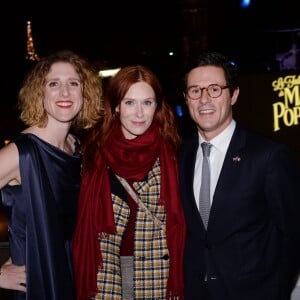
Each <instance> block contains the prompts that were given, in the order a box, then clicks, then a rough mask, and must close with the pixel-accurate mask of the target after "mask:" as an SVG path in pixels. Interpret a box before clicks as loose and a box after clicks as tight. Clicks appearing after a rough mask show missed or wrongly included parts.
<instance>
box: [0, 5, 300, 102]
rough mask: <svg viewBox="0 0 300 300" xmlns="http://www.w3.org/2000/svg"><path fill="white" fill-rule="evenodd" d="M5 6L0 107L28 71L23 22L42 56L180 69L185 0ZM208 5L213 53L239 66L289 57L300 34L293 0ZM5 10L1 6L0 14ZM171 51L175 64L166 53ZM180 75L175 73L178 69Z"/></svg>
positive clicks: (160, 69)
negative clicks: (61, 52) (62, 54)
mask: <svg viewBox="0 0 300 300" xmlns="http://www.w3.org/2000/svg"><path fill="white" fill-rule="evenodd" d="M76 2H78V1H62V0H61V1H55V2H53V1H18V2H17V1H10V2H5V5H4V3H2V6H3V7H2V8H1V20H0V22H1V23H0V26H1V56H2V70H1V71H2V72H1V76H2V80H1V90H2V95H3V96H2V99H1V101H3V102H7V101H15V95H16V93H17V90H18V88H19V85H20V82H21V80H22V79H23V77H24V73H25V71H26V70H27V66H28V63H27V62H26V61H25V56H26V46H27V45H26V22H27V21H28V20H30V21H31V23H32V31H33V39H34V45H35V50H36V52H37V54H38V55H39V56H40V57H41V56H44V55H47V54H48V53H50V52H52V51H54V50H58V49H71V50H74V51H76V52H78V53H79V54H81V55H83V56H85V57H87V58H88V59H89V60H90V61H92V62H93V61H95V62H96V61H97V62H99V61H100V62H101V64H103V65H107V66H110V67H114V66H116V67H117V66H120V65H122V64H131V63H146V64H150V65H151V67H153V69H154V71H156V72H157V73H158V75H160V74H163V73H164V74H167V73H169V74H170V76H169V77H170V78H172V74H174V73H175V72H177V69H180V68H181V64H180V59H181V51H182V45H183V38H182V31H183V26H184V25H183V15H182V9H181V7H182V6H183V3H184V1H183V0H152V1H142V0H140V1H138V0H131V1H130V0H129V1H116V0H115V1H111V0H110V1H108V0H106V1H104V0H98V1H96V0H94V1H91V0H81V1H80V4H78V3H76ZM240 2H241V1H239V0H231V1H229V0H227V1H224V0H214V1H212V0H209V1H208V4H209V15H208V20H209V23H208V31H209V43H210V47H211V48H215V49H217V50H220V51H223V52H225V53H226V54H230V55H231V56H233V57H236V59H237V61H239V62H240V64H241V66H245V67H248V66H256V65H257V66H259V67H262V68H264V67H266V65H268V64H269V65H270V66H271V67H273V66H272V64H274V55H275V54H276V52H280V51H288V50H289V47H290V44H291V42H292V40H293V39H295V40H296V41H297V42H298V41H299V39H300V38H299V33H298V32H296V33H289V32H288V33H286V32H284V33H279V31H280V30H286V29H291V28H300V17H299V13H298V10H297V9H296V8H297V5H296V4H297V1H296V0H285V1H279V0H273V1H271V0H252V6H251V7H250V8H249V9H247V10H242V9H241V8H240ZM4 6H5V8H4ZM169 51H174V52H175V56H174V57H173V58H170V57H168V52H169ZM178 71H179V72H180V70H178Z"/></svg>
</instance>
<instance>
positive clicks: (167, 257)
mask: <svg viewBox="0 0 300 300" xmlns="http://www.w3.org/2000/svg"><path fill="white" fill-rule="evenodd" d="M169 258H170V256H169V255H168V254H165V255H164V256H163V257H162V259H164V260H168V259H169Z"/></svg>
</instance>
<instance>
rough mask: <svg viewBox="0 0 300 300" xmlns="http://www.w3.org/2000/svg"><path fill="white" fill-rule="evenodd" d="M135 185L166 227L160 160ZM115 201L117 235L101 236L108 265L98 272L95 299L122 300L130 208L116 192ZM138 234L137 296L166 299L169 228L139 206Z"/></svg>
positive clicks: (135, 275) (137, 218)
mask: <svg viewBox="0 0 300 300" xmlns="http://www.w3.org/2000/svg"><path fill="white" fill-rule="evenodd" d="M134 188H135V190H136V191H137V193H138V194H139V197H140V198H141V199H142V201H143V202H144V203H145V205H146V206H147V207H148V208H149V210H150V211H151V212H152V213H153V214H154V215H155V216H156V217H157V218H158V219H160V220H161V222H162V223H163V224H164V226H165V222H166V211H165V207H164V206H162V205H158V200H159V195H160V165H159V161H157V162H156V164H155V165H154V167H153V169H152V170H151V171H150V172H149V173H148V178H147V179H146V180H145V181H143V182H135V183H134ZM112 201H113V209H114V215H115V222H116V226H117V234H115V235H109V236H107V237H105V238H103V237H101V239H100V236H99V241H100V243H101V249H102V257H103V265H104V267H103V269H101V270H99V271H98V275H97V285H98V290H99V292H98V294H97V295H96V297H95V298H94V299H101V300H109V299H111V300H121V299H122V283H121V270H120V246H121V241H122V235H123V233H124V231H125V227H126V225H127V222H128V218H129V214H130V211H129V207H128V205H127V204H126V202H125V201H123V200H122V199H120V198H119V197H117V196H115V195H112ZM164 229H165V228H164ZM134 236H135V242H134V276H133V277H134V295H135V296H134V299H135V300H151V299H152V300H163V299H166V289H167V280H168V274H169V251H168V248H167V239H166V234H165V231H163V230H161V228H159V227H158V226H157V225H155V224H154V222H153V220H152V219H151V218H150V217H149V216H147V215H146V213H145V212H144V211H143V210H142V209H141V208H138V210H137V215H136V227H135V234H134Z"/></svg>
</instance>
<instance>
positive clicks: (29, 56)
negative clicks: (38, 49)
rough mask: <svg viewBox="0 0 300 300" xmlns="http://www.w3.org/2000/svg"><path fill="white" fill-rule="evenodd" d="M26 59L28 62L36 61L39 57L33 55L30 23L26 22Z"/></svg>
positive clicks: (35, 54)
mask: <svg viewBox="0 0 300 300" xmlns="http://www.w3.org/2000/svg"><path fill="white" fill-rule="evenodd" d="M26 59H27V60H30V61H38V60H39V56H38V55H37V53H35V50H34V44H33V37H32V31H31V22H30V21H27V54H26Z"/></svg>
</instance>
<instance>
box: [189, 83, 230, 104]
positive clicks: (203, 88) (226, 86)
mask: <svg viewBox="0 0 300 300" xmlns="http://www.w3.org/2000/svg"><path fill="white" fill-rule="evenodd" d="M211 87H218V88H220V94H219V95H218V96H211V95H210V92H209V88H211ZM229 87H230V85H224V86H221V85H219V84H217V83H213V84H210V85H209V86H207V87H202V88H201V87H200V86H199V85H192V86H190V87H188V88H187V90H186V92H185V94H186V95H187V96H188V97H189V98H190V99H191V100H198V99H200V98H201V96H202V94H203V92H202V91H203V90H206V92H207V94H208V96H209V97H211V98H218V97H220V96H221V95H222V92H223V90H225V89H228V88H229ZM191 88H199V89H200V91H201V93H200V96H198V97H197V98H193V97H191V96H190V95H189V90H190V89H191Z"/></svg>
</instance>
